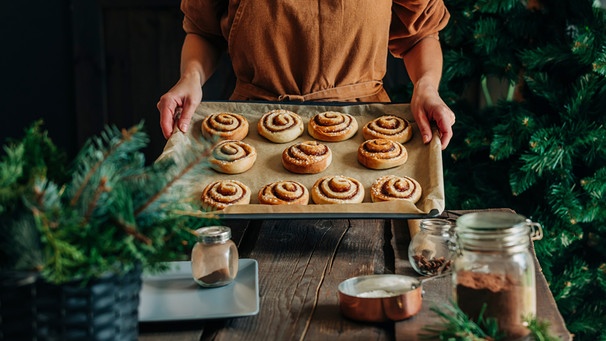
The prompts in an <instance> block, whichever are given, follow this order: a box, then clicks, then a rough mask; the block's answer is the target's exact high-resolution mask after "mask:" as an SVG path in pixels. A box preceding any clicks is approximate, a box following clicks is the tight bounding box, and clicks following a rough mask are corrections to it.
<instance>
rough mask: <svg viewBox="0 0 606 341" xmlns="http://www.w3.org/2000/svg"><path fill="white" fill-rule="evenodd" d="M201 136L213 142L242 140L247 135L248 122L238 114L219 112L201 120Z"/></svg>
mask: <svg viewBox="0 0 606 341" xmlns="http://www.w3.org/2000/svg"><path fill="white" fill-rule="evenodd" d="M200 129H201V130H202V136H204V137H205V138H206V139H208V140H211V141H214V140H244V138H245V137H246V135H248V121H247V120H246V117H244V116H242V115H240V114H234V113H229V112H221V113H214V114H210V115H208V116H206V117H204V119H203V120H202V124H201V128H200Z"/></svg>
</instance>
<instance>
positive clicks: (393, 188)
mask: <svg viewBox="0 0 606 341" xmlns="http://www.w3.org/2000/svg"><path fill="white" fill-rule="evenodd" d="M422 193H423V191H422V189H421V185H420V184H419V183H418V182H417V181H416V180H415V179H413V178H411V177H408V176H396V175H384V176H382V177H380V178H378V179H376V180H375V181H374V182H373V184H372V185H371V188H370V195H371V198H372V201H373V202H380V201H388V200H408V201H411V202H412V203H413V204H414V203H416V202H417V201H419V199H421V195H422Z"/></svg>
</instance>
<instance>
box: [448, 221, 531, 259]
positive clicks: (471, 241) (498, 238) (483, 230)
mask: <svg viewBox="0 0 606 341" xmlns="http://www.w3.org/2000/svg"><path fill="white" fill-rule="evenodd" d="M456 234H457V237H458V240H459V242H460V243H461V244H462V246H463V247H464V248H470V249H476V250H490V249H492V248H495V247H497V248H512V247H517V246H524V245H527V244H528V243H529V242H530V240H531V239H540V238H541V237H542V229H541V226H540V225H539V224H537V223H533V222H532V221H530V220H529V219H526V217H524V216H522V215H519V214H515V213H508V212H476V213H468V214H464V215H462V216H460V217H459V218H458V219H457V231H456Z"/></svg>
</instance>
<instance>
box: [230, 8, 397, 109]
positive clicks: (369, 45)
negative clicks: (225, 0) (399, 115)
mask: <svg viewBox="0 0 606 341" xmlns="http://www.w3.org/2000/svg"><path fill="white" fill-rule="evenodd" d="M391 5H392V1H391V0H357V1H352V0H339V1H335V0H333V1H309V0H307V1H301V0H272V1H258V0H241V1H240V2H239V4H238V5H237V6H231V7H230V10H231V11H235V13H230V15H228V17H229V18H233V21H232V22H231V23H226V22H225V21H223V22H222V24H223V25H227V27H225V26H223V32H224V34H225V36H226V37H227V40H228V51H229V54H230V57H231V60H232V65H233V68H234V72H235V74H236V77H237V83H236V87H235V90H234V92H233V94H232V96H231V98H230V99H232V100H254V99H260V100H269V101H364V102H389V101H390V99H389V96H388V95H387V93H386V92H385V89H384V88H383V83H382V79H383V76H384V75H385V70H386V61H387V53H388V38H389V25H390V18H391ZM224 19H225V18H224Z"/></svg>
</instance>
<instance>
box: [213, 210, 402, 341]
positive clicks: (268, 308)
mask: <svg viewBox="0 0 606 341" xmlns="http://www.w3.org/2000/svg"><path fill="white" fill-rule="evenodd" d="M383 234H384V227H383V221H381V220H376V221H372V220H353V221H348V220H310V221H300V220H294V221H293V220H283V221H266V222H264V223H263V224H262V226H261V228H260V230H259V234H258V236H256V238H257V241H256V244H255V247H254V249H253V250H252V251H251V252H250V254H249V256H250V257H251V258H254V259H256V260H257V261H258V262H259V285H260V296H261V309H260V312H259V314H258V315H256V316H251V317H245V318H238V319H232V320H229V321H224V323H223V324H221V325H219V326H214V327H215V328H213V326H210V327H209V328H205V331H204V335H203V339H205V340H210V339H213V340H234V339H256V340H264V339H270V340H297V339H311V340H313V339H331V338H337V339H338V338H343V339H351V338H352V336H356V337H361V338H363V339H378V340H386V339H391V338H392V335H390V332H386V329H385V328H384V326H380V325H367V324H360V323H357V322H353V321H349V320H347V319H344V318H343V317H342V316H341V315H340V312H339V310H338V297H337V285H338V283H339V282H340V281H342V280H344V279H346V278H348V277H352V276H357V275H361V274H371V273H383V271H384V270H385V266H384V253H383V249H384V247H385V243H384V239H383ZM217 327H218V328H219V329H217Z"/></svg>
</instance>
